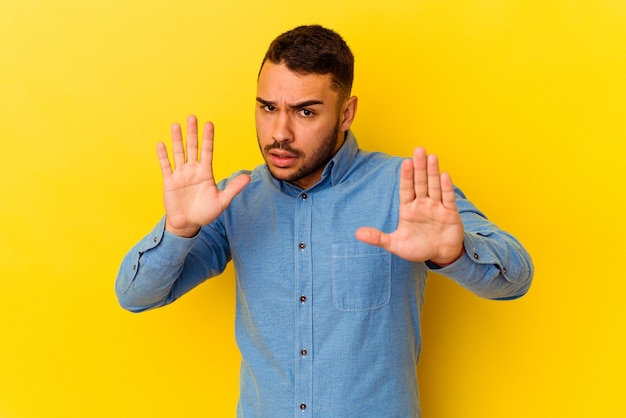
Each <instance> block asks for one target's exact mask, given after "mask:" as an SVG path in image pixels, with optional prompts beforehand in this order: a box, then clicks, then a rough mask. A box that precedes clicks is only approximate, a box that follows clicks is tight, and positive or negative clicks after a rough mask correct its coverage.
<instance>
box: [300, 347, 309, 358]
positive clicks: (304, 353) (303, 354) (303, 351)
mask: <svg viewBox="0 0 626 418" xmlns="http://www.w3.org/2000/svg"><path fill="white" fill-rule="evenodd" d="M300 354H302V357H306V355H307V354H308V352H307V351H306V350H305V349H304V348H303V349H302V350H300Z"/></svg>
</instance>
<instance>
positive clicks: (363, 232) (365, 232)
mask: <svg viewBox="0 0 626 418" xmlns="http://www.w3.org/2000/svg"><path fill="white" fill-rule="evenodd" d="M355 236H356V238H357V239H358V240H359V241H361V242H364V243H366V244H370V245H375V246H377V247H381V248H384V249H385V250H388V249H389V244H390V242H391V241H390V238H389V235H388V234H385V233H384V232H382V231H380V230H378V229H375V228H370V227H368V226H364V227H362V228H359V229H357V230H356V233H355Z"/></svg>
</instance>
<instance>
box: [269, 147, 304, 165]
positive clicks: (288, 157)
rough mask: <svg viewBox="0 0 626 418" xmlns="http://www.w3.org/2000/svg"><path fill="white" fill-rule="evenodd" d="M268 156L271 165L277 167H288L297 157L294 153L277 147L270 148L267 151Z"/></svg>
mask: <svg viewBox="0 0 626 418" xmlns="http://www.w3.org/2000/svg"><path fill="white" fill-rule="evenodd" d="M268 157H269V160H270V162H271V163H272V165H274V166H276V167H278V168H289V167H291V166H292V165H293V164H294V163H295V161H296V159H297V158H298V156H297V155H296V154H293V153H290V152H288V151H284V150H279V149H273V150H271V151H270V152H269V153H268Z"/></svg>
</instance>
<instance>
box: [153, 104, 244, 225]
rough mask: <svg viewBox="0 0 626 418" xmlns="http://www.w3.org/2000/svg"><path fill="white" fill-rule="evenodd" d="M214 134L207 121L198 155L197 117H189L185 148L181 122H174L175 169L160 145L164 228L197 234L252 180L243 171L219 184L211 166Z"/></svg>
mask: <svg viewBox="0 0 626 418" xmlns="http://www.w3.org/2000/svg"><path fill="white" fill-rule="evenodd" d="M213 135H214V127H213V124H212V123H211V122H207V123H206V124H205V125H204V131H203V136H202V148H201V149H200V155H199V158H198V121H197V119H196V117H195V116H189V117H188V118H187V144H186V152H185V147H184V145H183V137H182V132H181V127H180V125H179V124H174V125H172V151H173V159H174V164H175V169H172V166H171V164H170V160H169V156H168V153H167V148H166V146H165V144H163V143H159V144H158V145H157V153H158V157H159V163H160V165H161V172H162V174H163V203H164V205H165V214H166V222H165V229H166V230H168V231H169V232H172V233H174V234H176V235H179V236H183V237H191V236H194V235H195V234H197V232H198V230H199V229H200V228H201V227H202V226H203V225H206V224H208V223H210V222H212V221H213V220H215V219H216V218H217V217H218V216H219V215H220V214H221V213H222V212H223V211H224V210H225V209H226V208H227V207H228V205H229V204H230V202H231V201H232V199H233V198H234V197H235V196H236V195H237V194H238V193H239V192H240V191H241V190H242V189H243V188H244V187H245V186H246V184H248V182H249V181H250V178H249V177H248V176H247V175H241V176H239V177H237V178H235V179H234V180H233V181H232V182H230V183H229V184H228V186H227V187H226V188H225V189H224V190H219V189H218V188H217V185H216V183H215V178H214V177H213V166H212V163H213Z"/></svg>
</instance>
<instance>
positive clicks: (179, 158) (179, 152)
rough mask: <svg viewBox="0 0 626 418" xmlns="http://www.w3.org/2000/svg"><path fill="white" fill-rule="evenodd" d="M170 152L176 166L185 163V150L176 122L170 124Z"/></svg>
mask: <svg viewBox="0 0 626 418" xmlns="http://www.w3.org/2000/svg"><path fill="white" fill-rule="evenodd" d="M171 130H172V154H174V165H175V166H176V168H178V167H181V166H182V165H183V164H184V163H185V150H184V148H183V134H182V131H181V128H180V125H179V124H178V123H175V124H173V125H172V129H171Z"/></svg>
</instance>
